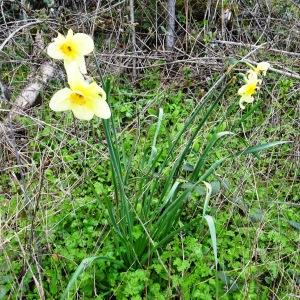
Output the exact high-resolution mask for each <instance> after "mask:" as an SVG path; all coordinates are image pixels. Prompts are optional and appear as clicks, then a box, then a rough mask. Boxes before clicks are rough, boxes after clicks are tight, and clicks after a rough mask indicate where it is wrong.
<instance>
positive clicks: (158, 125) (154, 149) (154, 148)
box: [149, 108, 164, 163]
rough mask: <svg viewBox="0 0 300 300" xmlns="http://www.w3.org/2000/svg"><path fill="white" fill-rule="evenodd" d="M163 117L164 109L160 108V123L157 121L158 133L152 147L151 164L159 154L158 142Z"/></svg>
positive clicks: (156, 132)
mask: <svg viewBox="0 0 300 300" xmlns="http://www.w3.org/2000/svg"><path fill="white" fill-rule="evenodd" d="M163 116H164V111H163V109H162V108H160V109H159V114H158V121H157V126H156V131H155V134H154V138H153V141H152V147H151V154H150V160H149V163H151V162H152V161H153V159H154V158H155V156H156V154H157V149H156V141H157V137H158V134H159V131H160V127H161V123H162V119H163Z"/></svg>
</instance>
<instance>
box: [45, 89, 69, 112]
mask: <svg viewBox="0 0 300 300" xmlns="http://www.w3.org/2000/svg"><path fill="white" fill-rule="evenodd" d="M71 93H72V91H71V90H70V89H68V88H64V89H61V90H59V91H57V92H56V93H55V94H54V95H53V96H52V98H51V100H50V102H49V106H50V108H51V109H52V110H54V111H65V110H68V109H70V101H69V97H70V95H71Z"/></svg>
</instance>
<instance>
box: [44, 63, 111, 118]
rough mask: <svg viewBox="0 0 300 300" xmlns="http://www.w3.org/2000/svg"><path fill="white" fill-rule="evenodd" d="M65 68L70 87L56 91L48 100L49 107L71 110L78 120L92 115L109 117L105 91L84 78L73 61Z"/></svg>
mask: <svg viewBox="0 0 300 300" xmlns="http://www.w3.org/2000/svg"><path fill="white" fill-rule="evenodd" d="M66 70H67V76H68V83H69V86H70V88H63V89H61V90H59V91H57V92H56V93H55V94H54V95H53V97H52V98H51V100H50V103H49V106H50V108H51V109H52V110H54V111H66V110H71V111H72V112H73V114H74V116H75V117H76V118H78V119H80V120H91V119H92V118H93V116H94V115H96V116H97V117H99V118H102V119H109V118H110V116H111V112H110V108H109V106H108V104H107V102H106V101H105V100H106V94H105V91H104V90H103V89H102V88H101V87H100V86H98V85H97V83H96V82H92V83H88V82H87V81H86V80H84V78H83V76H82V74H81V73H80V71H79V69H78V67H77V65H76V64H75V63H73V64H70V65H68V67H67V69H66Z"/></svg>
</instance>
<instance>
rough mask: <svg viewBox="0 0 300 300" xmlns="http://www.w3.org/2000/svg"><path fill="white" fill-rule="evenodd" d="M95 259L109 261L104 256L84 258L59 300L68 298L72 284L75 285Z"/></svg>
mask: <svg viewBox="0 0 300 300" xmlns="http://www.w3.org/2000/svg"><path fill="white" fill-rule="evenodd" d="M96 259H103V260H111V259H110V258H108V257H104V256H92V257H88V258H85V259H84V260H83V261H82V262H81V263H80V265H79V266H78V267H77V269H76V271H75V272H74V273H73V275H72V277H71V279H70V281H69V282H68V285H67V287H66V289H65V290H64V292H63V294H62V295H61V297H60V300H65V299H67V297H68V296H69V293H70V291H71V289H72V288H73V286H74V284H75V283H76V280H77V279H78V277H79V276H80V275H81V274H82V273H83V272H84V271H85V270H86V269H87V268H88V267H89V266H90V265H91V264H92V263H93V262H94V261H95V260H96Z"/></svg>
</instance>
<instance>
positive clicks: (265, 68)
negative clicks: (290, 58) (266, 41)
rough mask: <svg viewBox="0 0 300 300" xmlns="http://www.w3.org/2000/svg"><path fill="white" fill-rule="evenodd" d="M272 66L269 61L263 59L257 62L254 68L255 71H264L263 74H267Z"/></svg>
mask: <svg viewBox="0 0 300 300" xmlns="http://www.w3.org/2000/svg"><path fill="white" fill-rule="evenodd" d="M270 67H271V65H270V64H269V63H268V62H265V61H263V62H260V63H258V64H257V66H256V68H254V72H255V73H257V74H260V73H262V74H263V76H265V75H266V73H267V71H268V69H269V68H270Z"/></svg>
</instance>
